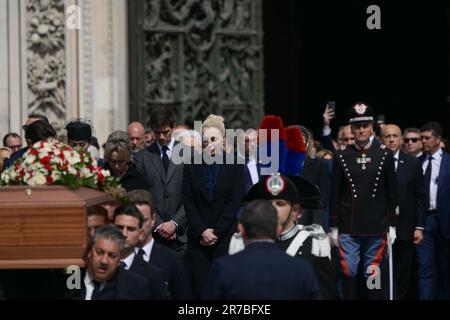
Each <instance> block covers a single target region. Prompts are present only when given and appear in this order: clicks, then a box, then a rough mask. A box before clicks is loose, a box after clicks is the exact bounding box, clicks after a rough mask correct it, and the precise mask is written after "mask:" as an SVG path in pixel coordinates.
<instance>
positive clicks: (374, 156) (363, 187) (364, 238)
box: [330, 102, 397, 299]
mask: <svg viewBox="0 0 450 320" xmlns="http://www.w3.org/2000/svg"><path fill="white" fill-rule="evenodd" d="M347 116H348V123H349V124H350V125H351V130H352V133H353V135H354V136H355V144H354V145H348V146H343V147H341V149H340V150H337V151H336V153H335V157H334V161H333V162H334V163H333V172H332V177H331V199H330V200H331V203H330V226H331V227H332V232H331V238H332V240H333V243H334V244H335V245H339V253H340V259H341V266H342V271H343V276H344V279H343V293H344V298H345V299H356V296H357V294H356V292H357V281H356V276H357V272H358V267H359V265H360V260H362V267H363V270H364V276H365V278H366V279H368V278H369V276H371V279H373V282H372V283H373V284H375V285H374V286H371V288H369V289H371V290H368V298H369V299H380V298H381V295H382V292H381V290H377V289H380V287H379V286H377V285H376V283H377V277H378V276H381V275H379V274H378V273H377V271H378V270H379V267H380V264H381V261H382V257H383V252H384V250H385V247H386V244H387V243H386V241H387V232H388V229H389V228H388V227H389V226H394V225H395V213H396V207H397V179H396V175H395V164H394V158H393V154H392V152H391V150H389V149H388V148H386V146H384V145H382V144H380V143H379V142H376V141H374V140H373V138H371V136H373V123H374V118H375V112H374V110H373V109H372V107H370V106H369V105H368V104H366V103H362V102H358V103H356V104H354V105H353V106H352V107H351V108H350V110H349V112H348V114H347ZM394 233H395V232H394V229H392V234H391V236H390V239H392V241H393V239H395V235H394ZM377 267H378V268H377ZM378 279H380V281H379V282H381V278H378ZM366 283H368V281H366Z"/></svg>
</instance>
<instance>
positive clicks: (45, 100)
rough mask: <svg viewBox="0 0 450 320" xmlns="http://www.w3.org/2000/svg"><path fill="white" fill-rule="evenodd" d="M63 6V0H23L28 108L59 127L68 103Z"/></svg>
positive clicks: (29, 111)
mask: <svg viewBox="0 0 450 320" xmlns="http://www.w3.org/2000/svg"><path fill="white" fill-rule="evenodd" d="M64 8H65V4H64V1H63V0H53V1H50V0H40V1H38V0H27V1H26V17H25V18H26V41H27V43H26V47H27V52H26V57H27V60H26V68H27V73H26V75H27V94H26V103H27V106H28V108H27V109H28V113H42V114H45V115H47V117H48V118H49V120H50V121H51V122H52V123H53V125H55V127H57V128H58V129H59V128H62V127H63V125H64V123H65V118H66V107H67V103H66V49H65V43H66V42H65V31H66V25H65V20H66V19H65V13H64Z"/></svg>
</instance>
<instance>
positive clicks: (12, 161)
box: [3, 147, 28, 170]
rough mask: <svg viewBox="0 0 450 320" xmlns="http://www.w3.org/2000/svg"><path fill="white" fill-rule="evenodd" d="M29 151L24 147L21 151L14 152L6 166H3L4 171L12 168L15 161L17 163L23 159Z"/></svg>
mask: <svg viewBox="0 0 450 320" xmlns="http://www.w3.org/2000/svg"><path fill="white" fill-rule="evenodd" d="M27 151H28V147H24V148H22V149H20V150H17V151H16V152H14V153H13V154H12V155H11V157H9V159H8V160H6V161H5V165H4V166H3V170H5V169H6V168H8V167H10V166H11V165H12V164H13V163H14V161H16V160H17V159H19V158H21V157H22V156H23V155H24V154H25V152H27Z"/></svg>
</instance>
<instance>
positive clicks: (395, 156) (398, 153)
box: [394, 150, 400, 172]
mask: <svg viewBox="0 0 450 320" xmlns="http://www.w3.org/2000/svg"><path fill="white" fill-rule="evenodd" d="M399 161H400V150H397V152H396V153H395V154H394V164H395V172H397V168H398V162H399Z"/></svg>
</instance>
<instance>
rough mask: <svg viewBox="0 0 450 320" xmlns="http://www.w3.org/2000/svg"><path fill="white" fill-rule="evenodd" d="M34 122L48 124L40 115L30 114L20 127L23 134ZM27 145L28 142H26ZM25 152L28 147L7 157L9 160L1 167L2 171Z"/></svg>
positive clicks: (45, 118)
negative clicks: (38, 121)
mask: <svg viewBox="0 0 450 320" xmlns="http://www.w3.org/2000/svg"><path fill="white" fill-rule="evenodd" d="M36 120H42V121H44V122H47V123H49V121H48V119H47V117H46V116H44V115H41V114H30V115H29V116H28V119H27V121H26V122H25V124H24V125H23V126H22V129H23V131H25V133H26V131H27V128H28V126H29V125H30V124H32V123H33V122H34V121H36ZM27 144H28V141H27ZM27 151H28V145H27V146H26V147H24V148H22V149H20V150H18V151H16V152H14V153H13V154H12V155H11V157H9V159H8V160H6V161H5V165H4V166H3V169H6V168H8V167H9V166H10V165H11V164H13V163H14V161H16V160H17V159H19V158H21V157H22V156H23V155H24V154H25V152H27Z"/></svg>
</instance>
